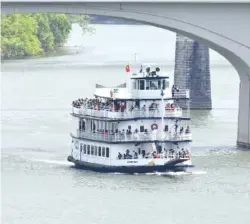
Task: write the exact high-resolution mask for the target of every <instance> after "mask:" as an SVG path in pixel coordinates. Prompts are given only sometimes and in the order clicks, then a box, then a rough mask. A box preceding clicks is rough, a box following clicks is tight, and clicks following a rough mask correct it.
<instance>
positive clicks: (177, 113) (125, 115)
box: [73, 107, 183, 119]
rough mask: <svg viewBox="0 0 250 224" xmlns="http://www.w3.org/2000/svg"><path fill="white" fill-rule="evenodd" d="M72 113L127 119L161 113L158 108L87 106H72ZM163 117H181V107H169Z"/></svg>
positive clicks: (153, 115) (157, 115)
mask: <svg viewBox="0 0 250 224" xmlns="http://www.w3.org/2000/svg"><path fill="white" fill-rule="evenodd" d="M73 113H74V114H79V115H87V116H93V117H103V118H111V119H129V118H150V117H161V116H162V113H161V112H160V110H158V109H155V110H136V109H134V110H133V111H125V112H119V111H108V110H94V109H87V108H75V107H73ZM164 116H165V117H176V118H177V117H182V116H183V111H182V109H181V108H175V109H172V108H169V109H166V110H165V113H164Z"/></svg>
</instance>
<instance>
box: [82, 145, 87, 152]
mask: <svg viewBox="0 0 250 224" xmlns="http://www.w3.org/2000/svg"><path fill="white" fill-rule="evenodd" d="M83 153H84V154H86V153H87V145H85V144H84V146H83Z"/></svg>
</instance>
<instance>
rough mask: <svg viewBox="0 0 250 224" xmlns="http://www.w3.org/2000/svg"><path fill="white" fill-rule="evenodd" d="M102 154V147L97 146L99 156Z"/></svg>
mask: <svg viewBox="0 0 250 224" xmlns="http://www.w3.org/2000/svg"><path fill="white" fill-rule="evenodd" d="M101 155H102V148H101V146H99V147H98V156H101Z"/></svg>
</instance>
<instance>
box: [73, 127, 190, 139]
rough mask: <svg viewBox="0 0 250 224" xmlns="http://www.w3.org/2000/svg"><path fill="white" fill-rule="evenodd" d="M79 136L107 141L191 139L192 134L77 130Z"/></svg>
mask: <svg viewBox="0 0 250 224" xmlns="http://www.w3.org/2000/svg"><path fill="white" fill-rule="evenodd" d="M76 137H79V138H86V139H90V140H99V141H108V142H141V141H157V140H158V141H184V140H192V134H191V133H189V134H185V133H183V134H169V133H165V134H164V136H163V137H162V136H161V135H158V134H157V133H147V134H146V133H134V134H130V135H128V134H122V133H114V134H110V133H107V132H105V133H103V132H98V133H94V132H86V131H82V130H77V136H76Z"/></svg>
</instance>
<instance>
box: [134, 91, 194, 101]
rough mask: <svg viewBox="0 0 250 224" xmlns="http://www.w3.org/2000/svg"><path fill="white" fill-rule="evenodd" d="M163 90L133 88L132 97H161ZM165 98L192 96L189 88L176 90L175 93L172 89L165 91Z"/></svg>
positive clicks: (186, 97)
mask: <svg viewBox="0 0 250 224" xmlns="http://www.w3.org/2000/svg"><path fill="white" fill-rule="evenodd" d="M160 92H161V90H159V89H158V90H152V89H151V90H138V89H136V90H132V92H131V94H132V97H134V98H140V99H143V98H150V99H151V98H160V97H161V96H160V94H159V93H160ZM164 97H165V98H174V99H178V98H183V99H189V98H190V94H189V89H179V90H178V91H175V92H174V95H172V93H171V90H169V91H167V92H166V93H165V96H164Z"/></svg>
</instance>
